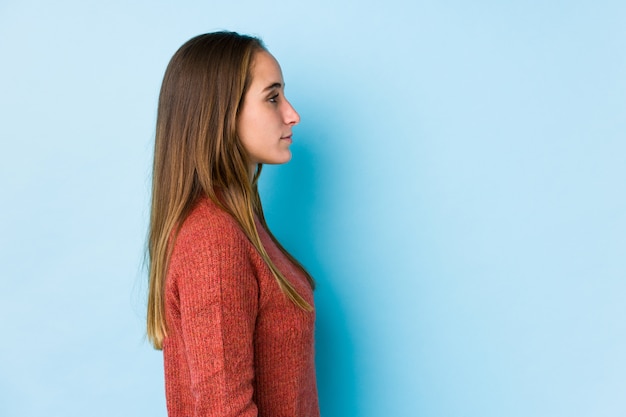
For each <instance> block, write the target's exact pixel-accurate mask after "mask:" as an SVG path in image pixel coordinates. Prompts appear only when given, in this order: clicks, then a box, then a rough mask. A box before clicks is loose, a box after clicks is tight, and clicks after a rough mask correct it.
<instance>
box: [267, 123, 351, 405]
mask: <svg viewBox="0 0 626 417" xmlns="http://www.w3.org/2000/svg"><path fill="white" fill-rule="evenodd" d="M312 125H313V126H311V125H308V124H307V125H302V126H300V127H299V128H298V132H297V133H298V134H297V137H296V139H295V141H294V145H293V147H292V151H293V159H292V161H291V162H290V163H289V164H286V165H283V166H280V167H270V166H266V167H264V175H262V176H261V178H262V179H261V184H260V192H261V196H262V198H263V204H264V211H265V215H266V218H267V221H268V224H269V226H270V227H271V229H272V231H273V233H274V234H275V235H276V237H277V238H278V239H279V240H280V241H281V243H282V244H283V245H284V246H285V247H286V248H287V249H288V250H289V251H290V252H291V253H292V254H293V255H294V256H295V257H296V258H297V259H298V260H300V261H301V262H302V263H303V264H304V265H305V267H306V268H307V269H308V271H309V272H310V273H311V274H312V275H313V277H314V278H315V280H316V283H317V288H316V291H315V303H316V314H317V319H316V320H317V321H316V324H317V328H316V365H317V385H318V391H319V397H320V409H321V415H322V416H324V417H346V416H354V415H359V412H358V409H357V408H358V405H357V397H358V395H357V394H358V392H357V389H358V387H357V381H356V367H355V349H354V348H355V347H354V344H353V338H352V336H351V333H352V330H351V326H350V323H349V320H348V315H347V314H346V311H345V309H344V307H343V305H342V301H341V299H340V296H339V294H338V293H337V292H336V291H335V289H334V286H333V283H334V282H337V281H338V280H340V279H341V277H340V276H338V274H337V273H334V272H333V271H332V270H331V269H329V265H333V264H336V263H337V261H338V259H339V258H340V257H341V256H342V254H341V253H337V254H336V255H333V256H336V257H337V258H338V259H323V258H321V257H320V254H321V253H322V252H323V253H328V251H322V250H321V249H322V248H325V247H327V246H329V245H330V244H331V239H333V238H336V236H334V234H333V225H334V223H335V221H336V220H335V218H336V216H335V215H334V214H333V213H336V210H335V208H336V204H337V202H336V201H334V200H335V199H332V198H331V197H332V196H333V195H337V193H336V192H335V191H334V190H333V189H332V187H334V186H335V185H336V182H335V181H333V178H336V177H337V175H338V172H337V169H338V167H336V166H332V163H331V162H330V161H329V158H328V154H325V153H324V145H323V144H324V142H326V143H328V142H329V141H328V139H324V137H325V134H324V132H322V131H321V130H318V129H319V127H321V126H323V125H322V124H321V122H320V123H319V124H317V123H315V121H313V122H312ZM315 125H317V126H318V128H317V129H316V128H315V127H314V126H315ZM294 137H295V136H294ZM298 139H299V140H298ZM303 144H304V145H303ZM325 155H326V157H325ZM333 210H335V211H333Z"/></svg>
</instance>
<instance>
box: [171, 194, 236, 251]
mask: <svg viewBox="0 0 626 417" xmlns="http://www.w3.org/2000/svg"><path fill="white" fill-rule="evenodd" d="M243 241H247V238H246V235H245V234H244V233H243V231H242V230H241V228H240V227H239V224H238V223H237V221H236V220H235V219H234V218H233V217H232V216H231V215H230V214H228V213H227V212H226V211H224V209H222V208H221V207H220V206H218V205H217V204H216V203H215V202H214V201H212V200H211V199H210V198H208V197H202V198H200V199H198V201H196V203H195V204H194V206H193V207H192V209H191V211H190V212H189V214H188V215H187V217H186V218H185V219H184V220H183V223H182V224H181V227H180V229H179V231H178V235H177V237H176V246H181V245H183V246H186V245H187V244H191V245H193V246H200V245H203V244H210V245H214V244H220V245H225V244H228V243H237V244H240V243H241V242H243Z"/></svg>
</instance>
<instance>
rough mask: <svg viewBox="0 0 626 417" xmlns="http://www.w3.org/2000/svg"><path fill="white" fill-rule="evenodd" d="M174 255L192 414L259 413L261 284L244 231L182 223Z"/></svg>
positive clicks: (231, 416) (232, 416) (249, 416)
mask: <svg viewBox="0 0 626 417" xmlns="http://www.w3.org/2000/svg"><path fill="white" fill-rule="evenodd" d="M174 257H176V267H177V268H178V269H179V271H178V274H177V275H178V276H177V290H178V297H179V301H180V321H181V333H182V343H183V351H184V355H185V356H186V361H187V364H188V366H189V373H190V382H191V391H192V394H193V401H194V407H193V408H194V416H197V417H200V416H202V417H213V416H215V417H217V416H219V417H253V416H257V407H256V405H255V404H254V402H253V391H254V389H253V380H254V342H253V336H254V328H255V321H256V315H257V309H258V291H259V290H258V283H257V281H256V276H255V272H254V268H253V265H252V262H251V259H250V246H249V243H248V242H247V240H246V239H245V235H243V233H242V232H241V231H240V230H238V228H237V227H236V226H235V225H233V224H232V222H231V223H228V222H226V221H222V222H211V224H206V222H205V223H204V224H200V225H198V224H197V223H195V224H192V225H190V227H189V228H186V227H185V226H183V230H181V233H180V234H179V239H177V242H176V245H175V249H174V252H173V253H172V258H174ZM172 260H174V259H172ZM172 266H174V265H172Z"/></svg>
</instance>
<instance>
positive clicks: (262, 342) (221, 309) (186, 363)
mask: <svg viewBox="0 0 626 417" xmlns="http://www.w3.org/2000/svg"><path fill="white" fill-rule="evenodd" d="M256 226H257V229H258V232H259V235H260V238H261V241H262V243H263V246H264V247H265V250H266V251H267V252H268V255H269V256H270V258H271V259H272V261H273V262H274V263H275V265H276V266H277V267H278V269H279V270H280V271H281V272H282V273H283V274H284V275H285V277H286V278H287V279H288V280H289V282H290V283H291V284H292V285H293V286H294V287H295V288H296V290H297V291H298V293H299V294H300V295H301V296H302V297H303V298H304V299H305V300H306V301H307V302H308V303H309V304H311V305H313V292H312V290H311V287H310V285H309V283H308V281H307V280H306V277H305V276H304V275H303V274H302V272H301V271H299V270H298V269H297V268H296V267H295V266H294V265H293V264H292V263H291V262H290V261H289V260H288V259H287V258H286V257H285V255H284V254H283V253H282V252H281V251H280V250H279V249H278V247H277V246H276V245H275V244H274V242H273V241H272V239H271V238H270V236H269V235H268V234H267V231H266V230H265V229H264V228H263V226H261V224H260V223H259V222H258V220H257V222H256ZM165 313H166V319H167V325H168V336H167V337H166V338H165V340H164V343H163V358H164V366H165V388H166V397H167V409H168V415H169V416H170V417H200V416H202V417H218V416H219V417H231V416H232V417H235V416H237V417H244V416H245V417H252V416H259V417H318V416H319V406H318V399H317V387H316V381H315V366H314V351H313V343H314V322H315V313H314V312H306V311H304V310H302V309H300V308H298V307H297V306H295V305H294V304H293V303H292V302H291V301H290V300H289V299H288V298H287V297H286V296H285V295H284V294H283V292H282V291H281V290H280V288H279V287H278V283H277V282H276V279H275V278H274V276H273V275H272V273H271V271H270V269H269V268H268V266H267V265H266V264H265V262H263V259H262V258H261V257H260V256H259V254H258V253H257V251H256V249H255V248H254V246H252V244H251V243H250V241H249V240H248V239H247V237H246V236H245V234H244V233H243V231H242V230H241V228H240V227H239V225H238V224H237V222H236V221H235V220H234V219H233V218H232V217H231V216H230V215H228V214H227V213H225V212H224V211H223V210H221V209H220V208H219V207H217V206H216V205H215V204H214V203H213V202H212V201H211V200H209V199H206V198H205V199H202V200H200V201H199V202H198V203H197V204H196V206H195V207H194V209H193V210H192V212H191V213H190V215H189V216H188V217H187V218H186V219H185V221H184V223H183V225H182V228H181V230H180V232H179V234H178V236H177V238H176V242H175V244H174V249H173V252H172V255H171V258H170V264H169V268H168V272H167V278H166V289H165Z"/></svg>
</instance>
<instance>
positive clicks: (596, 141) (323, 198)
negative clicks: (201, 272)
mask: <svg viewBox="0 0 626 417" xmlns="http://www.w3.org/2000/svg"><path fill="white" fill-rule="evenodd" d="M224 28H226V29H231V30H237V31H241V32H245V33H251V34H257V35H260V36H262V37H263V38H264V40H265V42H266V44H267V46H268V48H269V49H270V51H271V52H272V53H273V54H274V55H275V56H276V57H277V58H278V60H279V61H280V62H281V64H282V67H283V72H284V74H285V79H286V82H287V93H288V97H290V99H291V101H292V103H293V104H294V106H295V107H296V108H297V109H298V111H299V112H300V114H301V117H302V122H301V124H300V126H299V127H298V128H296V129H295V136H294V139H295V141H294V145H293V153H294V157H293V160H292V162H291V163H290V164H288V165H285V166H281V167H266V168H267V169H266V171H265V175H264V177H263V183H262V192H263V198H264V202H265V206H266V214H267V217H268V221H269V223H270V225H271V226H272V228H273V230H274V232H275V233H276V234H277V235H278V236H279V238H280V239H281V240H282V241H283V243H284V244H285V245H286V246H287V247H288V248H289V249H291V250H292V251H293V253H294V254H295V255H296V256H298V257H299V258H300V259H301V260H302V261H303V263H304V264H305V265H306V266H307V267H308V268H309V269H310V270H311V272H312V273H313V274H314V275H315V277H316V278H317V281H318V290H317V292H316V297H317V298H316V300H317V309H318V327H317V366H318V382H319V391H320V403H321V408H322V413H323V416H325V417H345V416H363V417H378V416H429V417H430V416H470V417H502V416H507V417H514V416H520V417H521V416H524V417H527V416H550V417H553V416H594V417H600V416H624V415H626V395H624V393H625V392H626V377H625V375H626V354H625V352H626V303H625V297H626V259H625V257H624V250H625V249H626V194H625V187H624V179H625V178H626V164H625V162H626V143H625V139H626V135H625V132H626V3H624V2H620V1H602V0H600V1H575V0H572V1H533V0H531V1H508V2H498V1H493V0H491V1H490V0H477V1H472V2H463V1H458V0H457V1H454V0H447V1H446V0H444V1H440V2H433V1H408V0H407V1H397V0H390V1H385V2H368V1H342V2H337V1H329V0H325V1H318V2H306V3H300V2H294V1H287V0H285V1H273V2H272V1H267V2H259V1H232V2H225V1H222V2H200V1H197V2H192V1H178V2H164V1H150V2H148V1H137V2H132V3H131V2H126V1H121V0H113V1H107V2H93V1H78V0H60V1H55V2H44V1H32V0H22V1H6V0H5V1H2V2H1V3H0V56H1V58H0V59H1V63H2V65H0V138H1V141H2V148H1V149H2V151H1V152H0V190H2V191H1V193H2V200H1V201H2V205H1V208H0V213H1V215H0V265H1V270H0V274H1V280H0V337H1V342H0V416H7V417H8V416H43V415H46V416H63V417H71V416H77V417H78V416H80V417H84V416H112V415H116V416H165V414H166V412H165V400H164V392H163V376H162V363H161V355H160V353H159V352H157V351H154V350H152V349H151V348H150V347H149V346H148V344H147V342H146V341H145V339H144V335H143V334H144V329H143V323H144V314H145V313H144V303H145V290H146V284H145V279H146V278H145V269H144V267H143V265H142V256H143V253H144V245H145V236H146V227H147V218H148V211H149V210H148V202H149V184H150V166H151V152H152V141H153V134H154V124H155V114H156V105H157V96H158V90H159V86H160V82H161V78H162V75H163V72H164V70H165V66H166V65H167V62H168V61H169V58H170V57H171V56H172V54H173V53H174V51H175V50H176V49H177V48H178V47H179V46H180V45H181V44H182V43H183V42H184V41H186V40H187V39H189V38H190V37H192V36H194V35H196V34H199V33H203V32H207V31H212V30H218V29H224Z"/></svg>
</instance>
